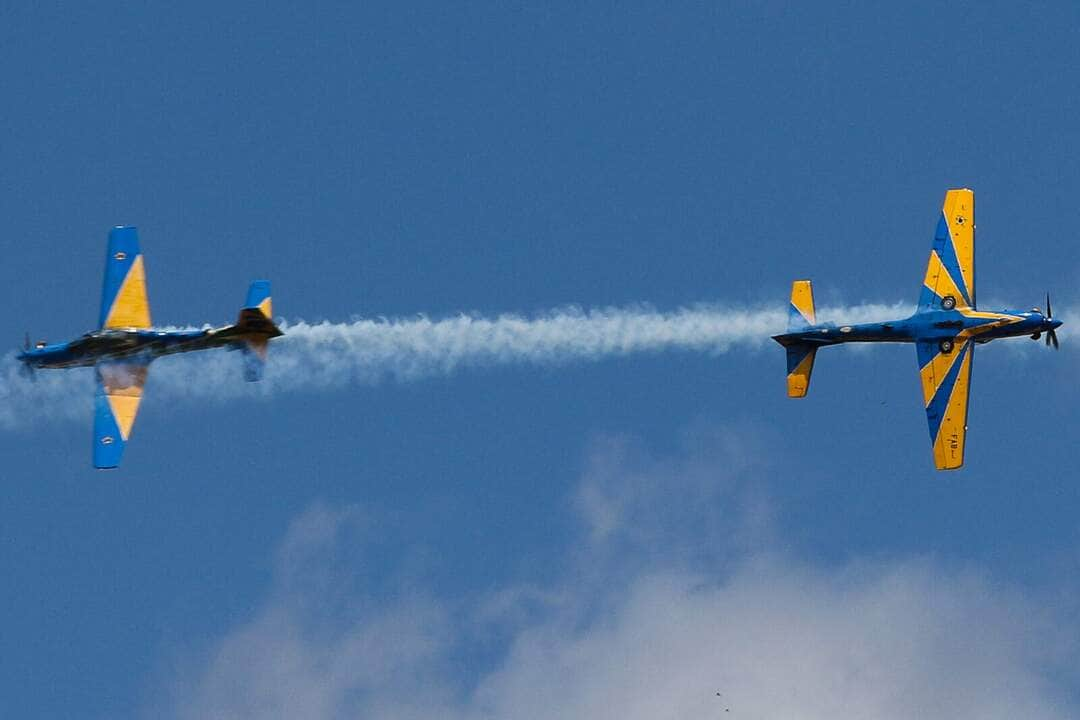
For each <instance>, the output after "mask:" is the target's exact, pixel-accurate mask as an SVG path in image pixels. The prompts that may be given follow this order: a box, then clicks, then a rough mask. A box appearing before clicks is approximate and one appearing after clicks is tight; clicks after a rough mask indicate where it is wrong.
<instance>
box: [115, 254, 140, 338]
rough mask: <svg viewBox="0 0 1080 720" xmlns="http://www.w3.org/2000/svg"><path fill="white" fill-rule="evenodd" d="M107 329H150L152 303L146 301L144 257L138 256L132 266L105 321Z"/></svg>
mask: <svg viewBox="0 0 1080 720" xmlns="http://www.w3.org/2000/svg"><path fill="white" fill-rule="evenodd" d="M105 327H106V328H139V329H146V328H149V327H150V303H149V302H148V301H147V299H146V269H145V267H144V266H143V256H142V255H138V256H136V258H135V261H134V262H133V263H132V264H131V268H130V269H129V270H128V274H127V276H126V277H125V278H124V282H123V283H122V284H121V285H120V290H119V292H117V293H116V298H114V299H113V304H112V307H111V308H109V314H108V316H107V317H106V319H105Z"/></svg>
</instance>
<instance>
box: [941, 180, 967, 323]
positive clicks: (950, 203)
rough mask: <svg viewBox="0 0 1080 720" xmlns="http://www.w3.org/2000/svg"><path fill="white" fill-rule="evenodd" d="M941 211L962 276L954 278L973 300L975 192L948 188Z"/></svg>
mask: <svg viewBox="0 0 1080 720" xmlns="http://www.w3.org/2000/svg"><path fill="white" fill-rule="evenodd" d="M942 212H944V213H945V222H946V223H948V225H949V235H950V237H951V239H952V244H953V249H954V250H955V251H956V259H957V262H959V264H960V274H961V275H962V276H963V277H959V278H955V280H956V281H957V282H959V283H963V285H964V287H965V288H967V289H968V295H969V296H970V297H971V301H972V302H975V193H974V192H973V191H971V190H969V189H967V188H961V189H959V190H949V191H948V192H946V193H945V203H944V205H943V206H942Z"/></svg>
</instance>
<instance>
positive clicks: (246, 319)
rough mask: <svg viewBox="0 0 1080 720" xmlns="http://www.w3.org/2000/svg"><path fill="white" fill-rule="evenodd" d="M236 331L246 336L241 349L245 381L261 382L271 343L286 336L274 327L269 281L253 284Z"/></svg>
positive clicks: (241, 311) (257, 281)
mask: <svg viewBox="0 0 1080 720" xmlns="http://www.w3.org/2000/svg"><path fill="white" fill-rule="evenodd" d="M236 331H237V332H238V333H239V334H241V335H243V340H242V341H241V343H240V349H241V350H242V351H243V353H244V379H245V380H247V381H248V382H257V381H259V380H261V379H262V376H263V369H264V368H265V367H266V358H267V355H268V353H269V349H270V347H269V346H270V339H271V338H275V337H278V336H280V335H284V334H285V333H283V332H281V330H280V329H279V328H278V326H277V325H275V324H274V311H273V303H272V301H271V296H270V281H269V280H256V281H255V282H253V283H251V286H250V287H249V288H248V294H247V301H246V302H245V303H244V307H243V308H241V309H240V317H239V318H237V320H236Z"/></svg>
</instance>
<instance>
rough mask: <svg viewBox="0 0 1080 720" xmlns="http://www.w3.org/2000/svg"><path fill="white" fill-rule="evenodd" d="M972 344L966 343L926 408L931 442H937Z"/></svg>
mask: <svg viewBox="0 0 1080 720" xmlns="http://www.w3.org/2000/svg"><path fill="white" fill-rule="evenodd" d="M971 345H972V343H971V342H970V341H969V342H965V343H964V346H963V348H962V349H961V350H960V355H959V356H958V357H957V358H956V361H955V362H953V364H952V367H950V368H949V372H948V373H947V374H946V375H945V380H944V381H943V382H942V383H941V385H940V386H939V387H938V390H937V392H936V393H934V398H933V399H932V400H931V401H930V404H929V405H927V406H926V419H927V421H928V422H929V423H930V441H931V442H937V436H938V431H939V430H940V429H941V421H942V419H943V418H944V417H945V406H946V405H948V404H949V398H950V397H951V396H952V391H953V387H954V386H955V385H956V378H957V377H958V376H959V375H960V368H961V367H963V365H964V354H965V353H968V352H970V351H971Z"/></svg>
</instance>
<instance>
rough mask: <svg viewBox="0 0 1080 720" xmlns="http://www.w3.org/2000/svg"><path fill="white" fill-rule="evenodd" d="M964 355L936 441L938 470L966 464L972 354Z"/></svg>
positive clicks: (935, 455)
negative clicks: (965, 452) (965, 451)
mask: <svg viewBox="0 0 1080 720" xmlns="http://www.w3.org/2000/svg"><path fill="white" fill-rule="evenodd" d="M957 352H959V351H957ZM963 355H964V360H963V363H964V364H963V365H961V366H960V372H959V373H958V374H957V376H956V384H955V385H953V389H952V392H951V393H950V394H949V402H948V404H947V405H946V406H945V414H944V417H943V418H942V420H941V426H940V427H939V428H938V435H937V439H936V440H935V441H934V464H935V465H936V466H937V469H938V470H955V469H956V468H959V467H960V466H961V465H963V464H964V441H965V439H966V437H967V407H968V388H969V382H970V379H971V356H972V353H970V352H968V353H963Z"/></svg>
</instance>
